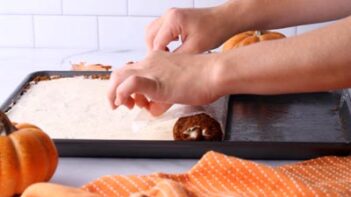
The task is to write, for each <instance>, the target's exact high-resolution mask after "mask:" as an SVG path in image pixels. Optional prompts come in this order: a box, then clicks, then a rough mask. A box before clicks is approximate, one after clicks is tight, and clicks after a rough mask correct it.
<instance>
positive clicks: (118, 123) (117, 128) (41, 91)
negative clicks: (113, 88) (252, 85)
mask: <svg viewBox="0 0 351 197" xmlns="http://www.w3.org/2000/svg"><path fill="white" fill-rule="evenodd" d="M107 86H108V81H107V80H100V79H85V78H83V77H75V78H61V79H55V80H50V81H41V82H39V83H38V84H36V85H32V86H31V87H30V88H29V90H28V91H27V92H26V93H25V94H24V95H23V96H22V97H21V98H20V99H19V100H18V102H17V103H16V105H14V106H13V108H12V109H11V110H10V111H9V112H8V113H7V114H8V115H9V117H10V119H11V120H12V121H15V122H29V123H32V124H35V125H37V126H39V127H40V128H41V129H43V130H44V131H45V132H46V133H47V134H48V135H50V136H51V137H52V138H54V139H133V140H146V139H152V140H173V133H172V132H173V125H174V124H175V122H176V121H177V119H178V118H176V117H171V116H167V115H166V117H167V118H163V119H158V120H157V121H152V120H150V118H146V119H145V120H142V118H140V116H141V115H142V116H143V117H144V116H145V114H146V113H140V111H141V110H140V109H139V108H137V107H135V108H134V109H133V110H129V109H127V108H125V107H123V106H121V107H119V108H118V109H117V110H112V109H111V108H110V106H109V103H108V100H107V96H106V94H107ZM137 117H138V118H137ZM144 118H145V117H144Z"/></svg>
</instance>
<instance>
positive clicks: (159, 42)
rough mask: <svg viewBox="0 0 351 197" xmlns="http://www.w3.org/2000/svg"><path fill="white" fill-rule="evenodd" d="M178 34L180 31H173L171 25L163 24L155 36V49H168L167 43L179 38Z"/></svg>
mask: <svg viewBox="0 0 351 197" xmlns="http://www.w3.org/2000/svg"><path fill="white" fill-rule="evenodd" d="M178 35H179V33H177V32H172V29H171V28H170V27H165V26H163V27H162V28H161V29H160V30H159V31H158V33H157V35H156V36H155V39H154V42H153V50H162V51H164V50H166V48H167V45H168V44H169V43H170V42H172V41H174V40H178Z"/></svg>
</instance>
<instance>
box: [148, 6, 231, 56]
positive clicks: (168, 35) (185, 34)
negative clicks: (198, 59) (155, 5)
mask: <svg viewBox="0 0 351 197" xmlns="http://www.w3.org/2000/svg"><path fill="white" fill-rule="evenodd" d="M223 7H225V5H223V6H222V7H221V6H219V7H213V8H205V9H178V8H172V9H170V10H168V11H167V12H166V13H165V14H164V15H163V16H161V17H159V18H157V19H155V20H154V21H153V22H152V23H151V24H150V25H149V26H148V27H147V29H146V37H145V39H146V43H147V46H148V49H149V51H151V50H165V49H166V47H167V45H168V44H169V43H170V42H172V41H176V40H178V39H179V37H180V38H181V41H182V45H181V46H180V47H179V48H177V49H176V50H175V52H186V53H201V52H205V51H208V50H211V49H213V48H216V47H218V46H220V45H221V44H222V43H223V42H224V41H225V40H226V39H228V38H229V37H230V36H231V35H232V34H233V32H232V31H231V30H232V29H233V28H232V27H234V25H231V26H232V27H228V25H226V22H227V20H226V17H225V12H224V11H223Z"/></svg>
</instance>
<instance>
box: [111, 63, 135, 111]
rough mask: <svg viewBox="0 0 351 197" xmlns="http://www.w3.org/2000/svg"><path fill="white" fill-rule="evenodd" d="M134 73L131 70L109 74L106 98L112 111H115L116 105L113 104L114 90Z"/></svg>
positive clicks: (114, 98)
mask: <svg viewBox="0 0 351 197" xmlns="http://www.w3.org/2000/svg"><path fill="white" fill-rule="evenodd" d="M134 72H135V71H134V70H132V69H118V70H114V71H113V73H112V74H111V78H110V84H109V87H108V91H107V97H108V100H109V103H110V106H111V108H112V109H116V108H117V105H116V104H115V100H116V89H117V87H118V86H119V85H120V84H121V83H122V82H123V81H124V80H125V79H126V78H127V77H128V76H129V75H131V74H132V73H134Z"/></svg>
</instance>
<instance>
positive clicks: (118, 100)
mask: <svg viewBox="0 0 351 197" xmlns="http://www.w3.org/2000/svg"><path fill="white" fill-rule="evenodd" d="M156 89H157V84H156V82H155V81H154V80H152V79H148V78H145V77H139V76H135V75H133V76H129V77H128V78H127V79H126V80H125V81H123V82H122V83H121V84H120V85H119V86H118V87H117V89H116V94H115V101H114V105H116V106H117V107H118V106H120V105H126V106H127V107H130V106H132V105H133V106H134V104H135V100H134V99H132V100H133V101H131V95H133V94H136V96H137V97H138V99H137V100H138V103H137V104H138V105H148V103H147V104H146V101H147V99H146V98H145V97H144V96H138V95H140V94H141V95H150V94H153V93H154V92H155V91H156ZM137 93H140V94H137ZM142 97H144V98H142ZM144 99H145V100H144ZM147 102H148V101H147Z"/></svg>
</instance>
